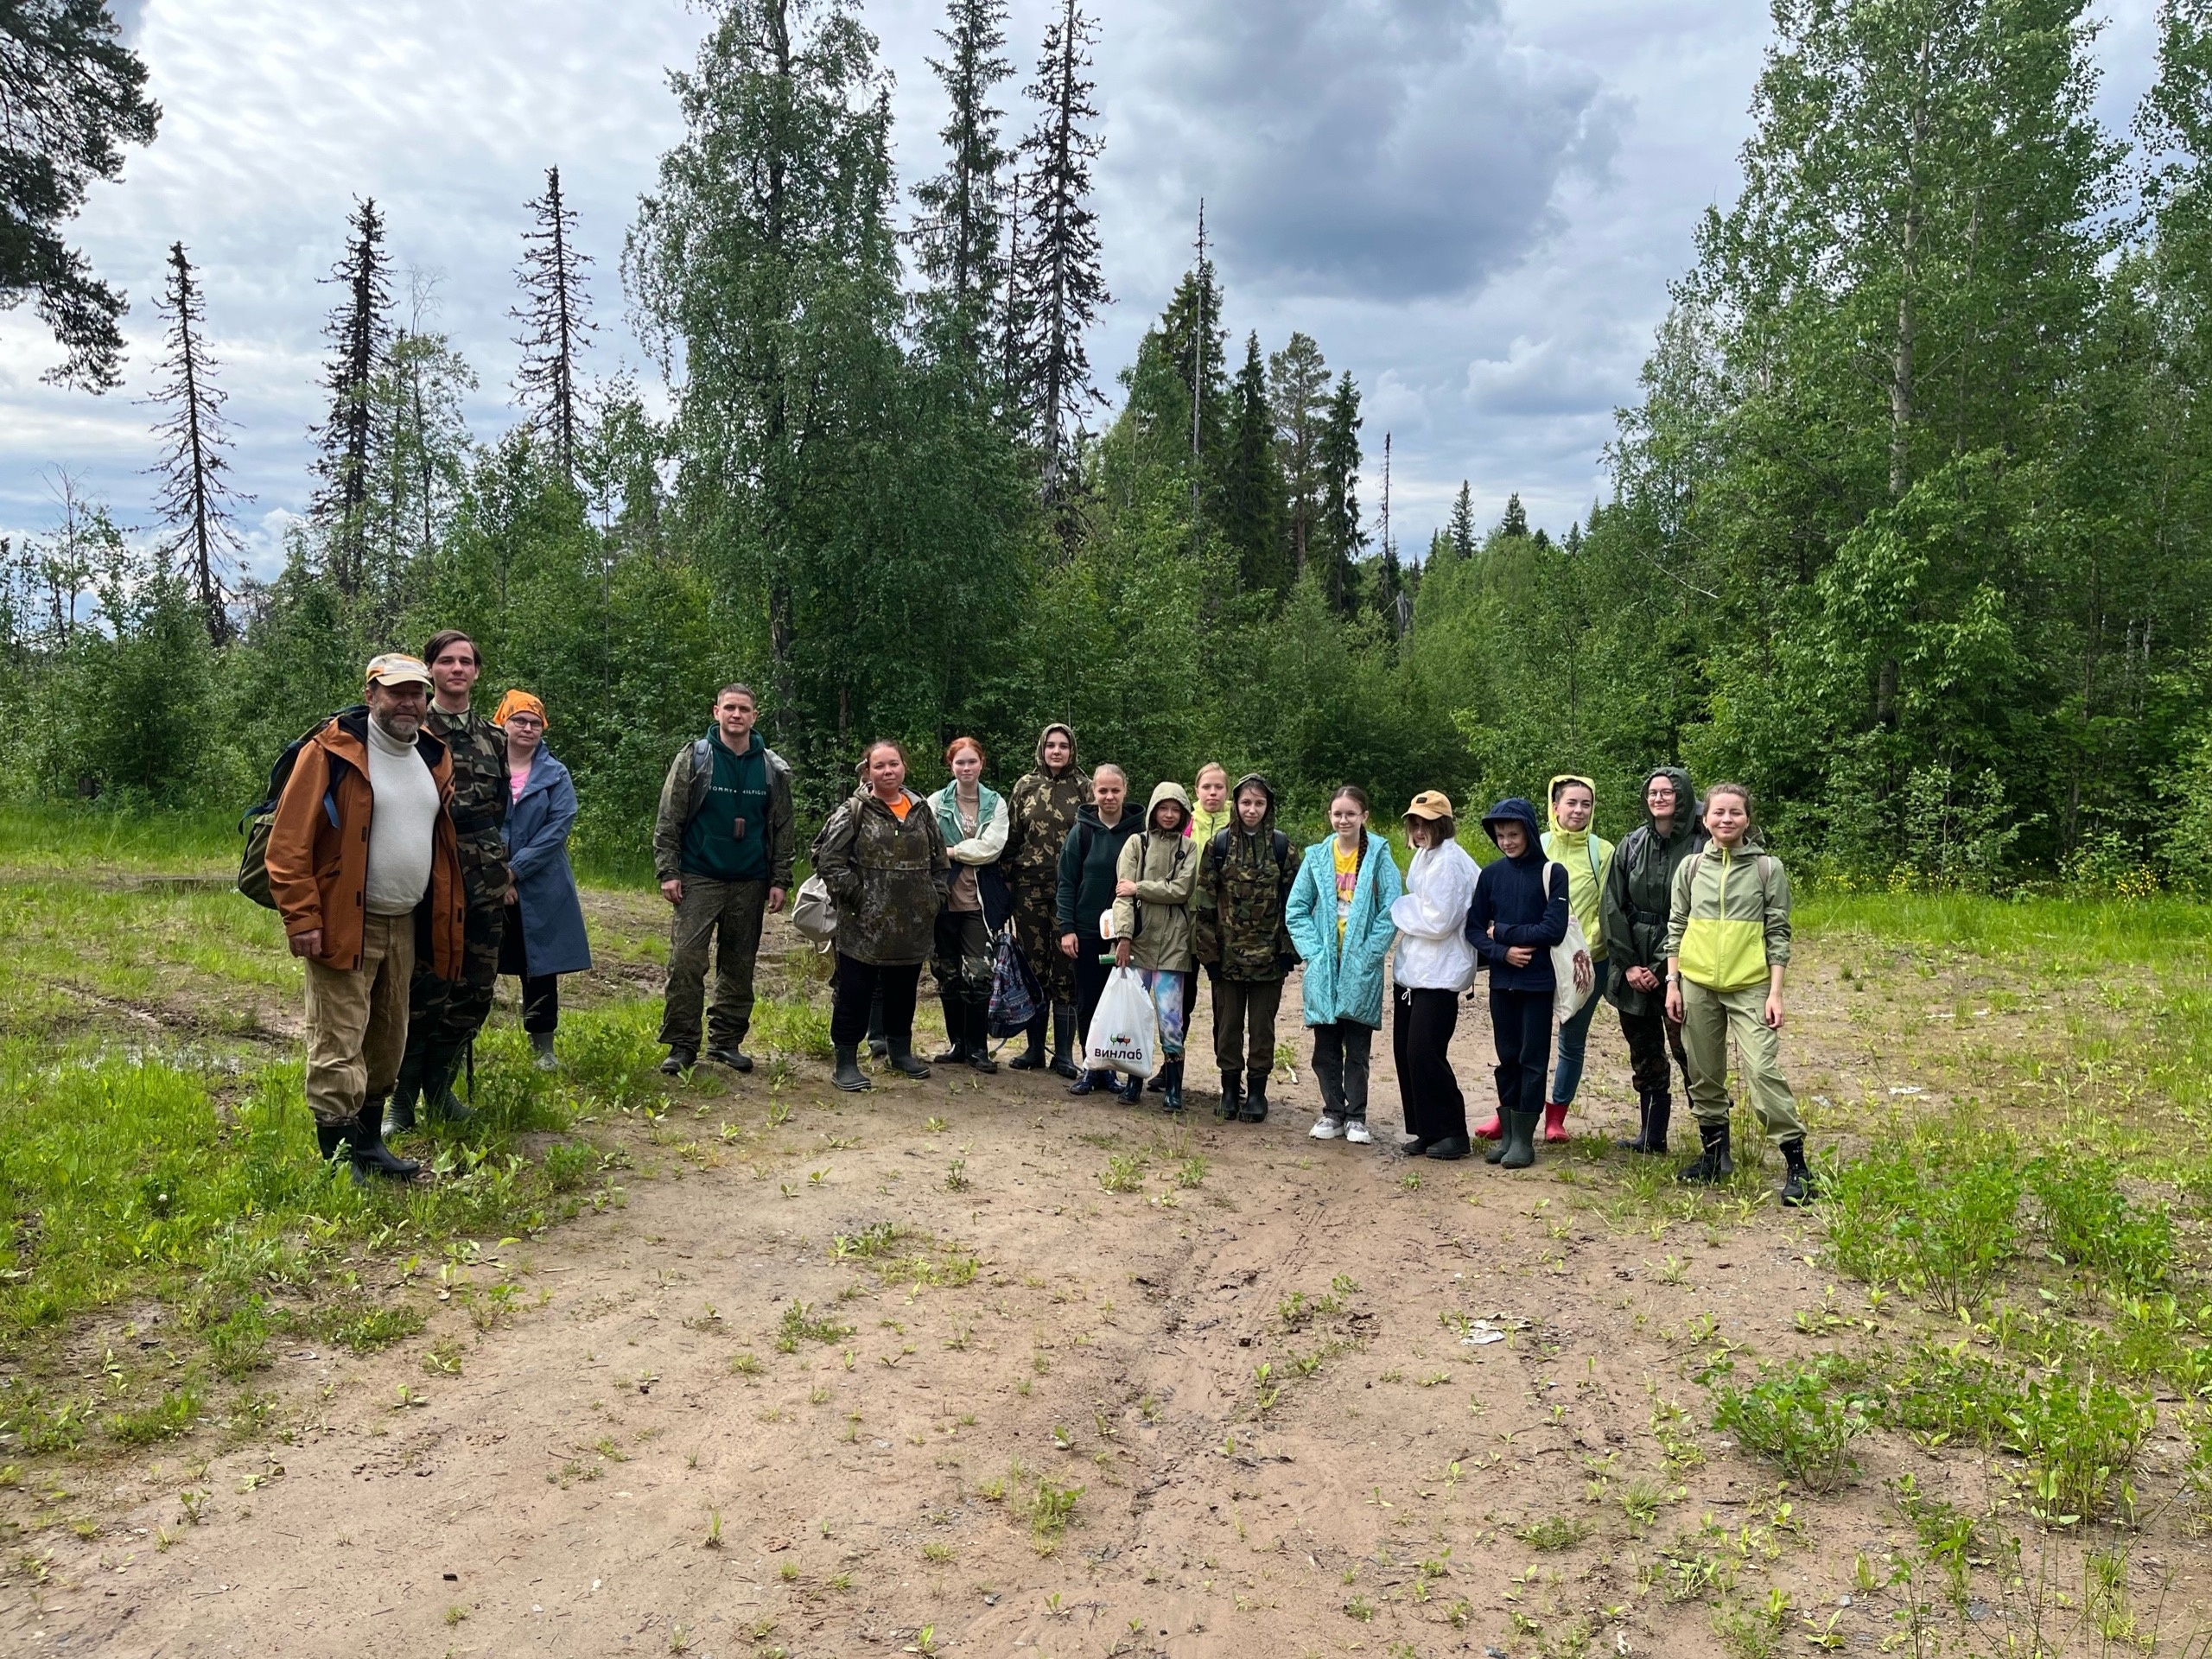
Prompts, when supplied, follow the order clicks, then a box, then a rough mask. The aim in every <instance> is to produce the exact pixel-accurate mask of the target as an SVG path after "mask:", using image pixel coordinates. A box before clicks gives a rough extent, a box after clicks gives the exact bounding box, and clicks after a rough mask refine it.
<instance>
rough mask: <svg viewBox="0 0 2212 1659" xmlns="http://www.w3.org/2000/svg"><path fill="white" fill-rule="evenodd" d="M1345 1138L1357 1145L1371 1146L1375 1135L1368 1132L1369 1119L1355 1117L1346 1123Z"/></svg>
mask: <svg viewBox="0 0 2212 1659" xmlns="http://www.w3.org/2000/svg"><path fill="white" fill-rule="evenodd" d="M1344 1139H1345V1140H1347V1141H1351V1143H1352V1145H1354V1146H1355V1147H1371V1146H1373V1145H1374V1144H1375V1137H1374V1136H1373V1135H1370V1134H1369V1133H1368V1132H1367V1120H1366V1119H1365V1118H1363V1117H1355V1118H1353V1119H1351V1121H1350V1122H1347V1123H1346V1124H1345V1125H1344Z"/></svg>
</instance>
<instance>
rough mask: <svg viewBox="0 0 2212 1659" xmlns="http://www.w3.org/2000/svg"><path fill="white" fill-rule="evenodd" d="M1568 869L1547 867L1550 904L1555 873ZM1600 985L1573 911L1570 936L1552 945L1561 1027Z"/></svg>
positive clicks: (1555, 1006)
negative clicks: (1597, 985) (1594, 988)
mask: <svg viewBox="0 0 2212 1659" xmlns="http://www.w3.org/2000/svg"><path fill="white" fill-rule="evenodd" d="M1566 868H1567V866H1565V865H1564V864H1561V863H1559V862H1558V861H1555V860H1547V861H1545V864H1544V895H1545V902H1546V903H1547V904H1548V903H1549V902H1550V901H1551V890H1552V872H1553V871H1554V870H1562V871H1563V870H1565V869H1566ZM1597 982H1598V970H1597V969H1596V968H1595V967H1594V966H1593V965H1592V963H1591V961H1590V941H1589V940H1588V939H1587V938H1585V937H1584V936H1583V932H1582V924H1581V923H1580V922H1579V921H1577V920H1576V919H1575V918H1574V913H1573V912H1572V911H1570V912H1567V937H1566V938H1563V939H1561V940H1560V942H1559V943H1558V944H1555V945H1554V946H1552V1014H1553V1017H1554V1018H1555V1019H1556V1020H1558V1021H1559V1023H1560V1024H1561V1025H1562V1026H1563V1025H1565V1024H1566V1023H1567V1021H1568V1020H1572V1019H1573V1018H1574V1016H1575V1015H1576V1014H1580V1013H1581V1012H1582V1005H1583V1004H1584V1003H1585V1002H1587V1001H1589V1000H1590V992H1591V988H1592V987H1593V986H1594V985H1596V983H1597Z"/></svg>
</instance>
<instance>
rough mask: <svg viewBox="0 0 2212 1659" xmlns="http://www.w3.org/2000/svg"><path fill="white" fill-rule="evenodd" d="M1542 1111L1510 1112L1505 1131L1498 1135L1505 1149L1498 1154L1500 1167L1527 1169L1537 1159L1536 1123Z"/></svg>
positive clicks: (1507, 1116) (1499, 1142)
mask: <svg viewBox="0 0 2212 1659" xmlns="http://www.w3.org/2000/svg"><path fill="white" fill-rule="evenodd" d="M1542 1116H1543V1114H1542V1113H1541V1112H1508V1113H1506V1114H1505V1133H1504V1134H1503V1135H1500V1136H1499V1137H1498V1145H1499V1146H1501V1147H1503V1148H1504V1150H1503V1152H1501V1153H1500V1154H1498V1160H1497V1166H1498V1167H1499V1168H1500V1169H1526V1168H1528V1167H1529V1165H1531V1164H1533V1163H1535V1161H1536V1123H1537V1120H1538V1119H1540V1118H1541V1117H1542Z"/></svg>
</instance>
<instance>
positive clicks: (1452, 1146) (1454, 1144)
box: [1421, 1135, 1474, 1163]
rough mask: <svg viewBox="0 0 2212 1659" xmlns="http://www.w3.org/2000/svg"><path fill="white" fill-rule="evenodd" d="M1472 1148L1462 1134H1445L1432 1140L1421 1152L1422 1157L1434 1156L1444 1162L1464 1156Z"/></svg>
mask: <svg viewBox="0 0 2212 1659" xmlns="http://www.w3.org/2000/svg"><path fill="white" fill-rule="evenodd" d="M1473 1150H1474V1148H1473V1147H1471V1146H1470V1145H1468V1143H1467V1137H1466V1136H1465V1135H1446V1136H1445V1137H1444V1138H1443V1139H1442V1140H1441V1141H1430V1142H1429V1143H1428V1146H1427V1148H1426V1149H1425V1150H1424V1151H1423V1152H1422V1153H1421V1156H1422V1157H1424V1158H1435V1159H1438V1160H1441V1161H1443V1162H1445V1163H1450V1162H1452V1161H1453V1160H1456V1159H1460V1158H1465V1156H1466V1155H1467V1154H1469V1153H1471V1152H1472V1151H1473Z"/></svg>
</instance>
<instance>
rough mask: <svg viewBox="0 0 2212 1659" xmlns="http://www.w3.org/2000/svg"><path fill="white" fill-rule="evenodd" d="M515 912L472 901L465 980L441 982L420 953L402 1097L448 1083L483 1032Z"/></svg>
mask: <svg viewBox="0 0 2212 1659" xmlns="http://www.w3.org/2000/svg"><path fill="white" fill-rule="evenodd" d="M510 908H511V906H508V905H507V904H505V902H504V901H500V902H494V903H486V902H483V901H481V900H479V899H475V898H474V897H473V896H472V898H471V899H470V902H469V906H468V913H467V918H466V919H465V921H464V924H463V926H462V933H461V977H460V978H459V979H440V978H439V977H438V976H437V975H435V973H433V972H431V971H430V969H429V965H428V964H429V952H428V951H418V952H417V953H416V958H415V977H414V978H413V979H412V980H411V981H410V982H409V984H408V988H407V1058H405V1059H404V1060H402V1061H401V1062H400V1064H399V1084H398V1092H399V1093H400V1094H401V1095H403V1096H405V1095H408V1094H410V1093H412V1092H414V1091H416V1090H422V1089H425V1088H435V1085H436V1084H439V1083H441V1082H442V1081H445V1080H446V1079H448V1078H450V1077H452V1076H453V1074H454V1069H455V1068H456V1067H457V1066H458V1065H460V1063H461V1051H462V1050H464V1049H466V1048H467V1046H468V1043H469V1039H471V1038H473V1037H474V1036H475V1035H476V1033H478V1032H480V1031H481V1030H482V1029H483V1028H484V1021H485V1020H486V1019H487V1018H488V1017H489V1016H490V1014H491V1012H492V999H493V994H494V993H495V992H496V991H497V990H498V988H499V939H500V936H501V935H502V934H503V933H504V932H505V931H506V925H507V913H508V911H509V909H510Z"/></svg>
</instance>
